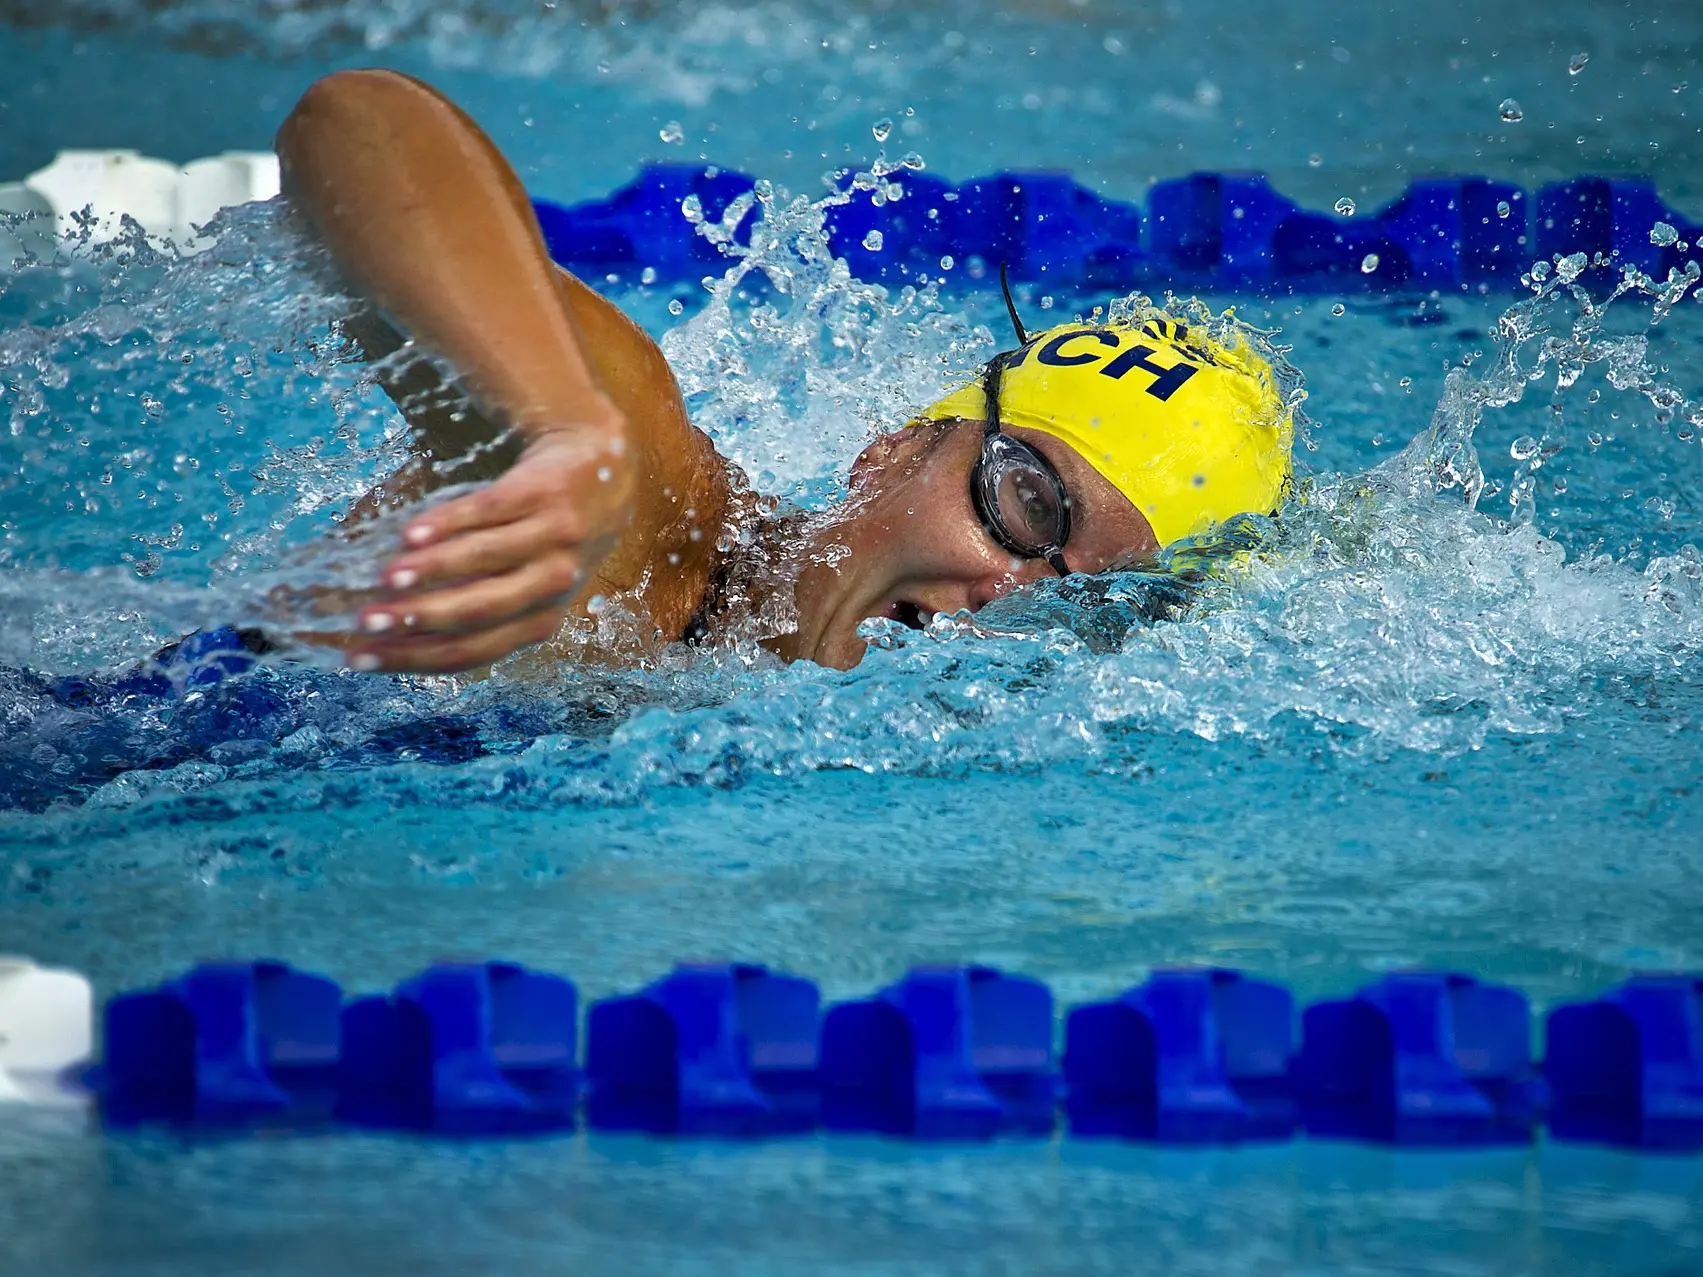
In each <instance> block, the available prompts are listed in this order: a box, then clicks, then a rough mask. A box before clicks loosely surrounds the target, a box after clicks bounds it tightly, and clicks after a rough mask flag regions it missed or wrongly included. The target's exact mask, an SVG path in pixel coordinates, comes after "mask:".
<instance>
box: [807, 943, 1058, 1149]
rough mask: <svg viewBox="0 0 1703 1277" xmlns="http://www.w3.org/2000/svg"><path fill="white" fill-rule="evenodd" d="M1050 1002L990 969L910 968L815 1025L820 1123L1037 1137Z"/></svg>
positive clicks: (1045, 1093) (1048, 1094) (1045, 1085)
mask: <svg viewBox="0 0 1703 1277" xmlns="http://www.w3.org/2000/svg"><path fill="white" fill-rule="evenodd" d="M1052 1056H1053V995H1052V994H1051V992H1049V991H1048V989H1047V986H1046V985H1044V984H1042V983H1041V982H1040V981H1039V980H1030V979H1028V978H1026V977H1023V976H1008V975H1005V974H1003V973H1002V972H999V971H996V970H994V969H993V968H991V967H918V968H916V969H914V970H913V971H912V972H911V973H910V974H909V975H907V976H906V977H905V978H904V979H903V980H901V981H899V982H898V983H897V984H893V985H889V986H888V987H887V988H885V989H883V990H881V992H879V993H877V994H876V995H875V996H874V997H873V998H870V999H869V1000H868V1001H863V1002H844V1003H841V1004H840V1005H839V1006H836V1007H833V1008H831V1009H830V1010H829V1011H828V1013H827V1015H826V1016H824V1017H823V1020H822V1065H821V1070H820V1073H819V1085H820V1087H821V1093H822V1124H823V1125H824V1126H825V1127H826V1128H827V1129H829V1130H837V1131H881V1132H885V1133H887V1134H891V1135H915V1136H921V1137H924V1138H969V1139H976V1138H985V1137H987V1136H991V1135H996V1134H999V1133H1002V1132H1028V1133H1032V1134H1045V1133H1046V1132H1048V1131H1050V1130H1052V1128H1053V1122H1054V1115H1055V1109H1056V1107H1057V1103H1058V1079H1057V1074H1056V1073H1055V1071H1054V1068H1053V1058H1052Z"/></svg>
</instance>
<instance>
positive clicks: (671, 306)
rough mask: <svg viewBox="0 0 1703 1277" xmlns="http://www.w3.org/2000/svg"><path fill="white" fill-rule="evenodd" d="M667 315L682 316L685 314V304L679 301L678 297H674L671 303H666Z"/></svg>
mask: <svg viewBox="0 0 1703 1277" xmlns="http://www.w3.org/2000/svg"><path fill="white" fill-rule="evenodd" d="M668 313H669V314H670V315H683V314H685V313H686V303H685V302H683V301H681V300H680V299H679V298H678V297H676V298H675V299H674V300H673V301H671V302H669V303H668Z"/></svg>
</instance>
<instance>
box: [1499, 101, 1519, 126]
mask: <svg viewBox="0 0 1703 1277" xmlns="http://www.w3.org/2000/svg"><path fill="white" fill-rule="evenodd" d="M1496 113H1497V114H1498V115H1500V116H1501V117H1502V118H1503V119H1504V120H1506V121H1507V122H1508V123H1509V124H1518V123H1519V122H1520V121H1521V120H1523V119H1525V118H1526V113H1525V112H1524V111H1522V110H1520V104H1519V103H1518V102H1516V101H1514V99H1513V98H1503V99H1502V105H1501V106H1499V107H1497V108H1496Z"/></svg>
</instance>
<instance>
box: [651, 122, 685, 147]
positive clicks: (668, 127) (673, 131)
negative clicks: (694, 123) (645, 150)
mask: <svg viewBox="0 0 1703 1277" xmlns="http://www.w3.org/2000/svg"><path fill="white" fill-rule="evenodd" d="M656 135H657V136H658V137H659V138H661V139H662V140H663V141H664V142H667V143H668V144H669V145H670V146H673V145H674V144H675V143H677V142H683V141H685V140H686V130H685V129H683V128H681V127H680V121H679V120H670V121H669V122H668V123H667V124H664V125H663V126H662V127H661V128H660V129H658V130H657V131H656Z"/></svg>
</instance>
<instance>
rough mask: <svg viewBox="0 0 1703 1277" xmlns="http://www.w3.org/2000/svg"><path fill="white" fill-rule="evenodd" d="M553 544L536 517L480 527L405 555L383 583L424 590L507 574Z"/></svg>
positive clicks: (388, 569)
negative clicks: (450, 583) (451, 583)
mask: <svg viewBox="0 0 1703 1277" xmlns="http://www.w3.org/2000/svg"><path fill="white" fill-rule="evenodd" d="M556 541H557V535H556V531H555V529H554V528H553V527H552V526H551V524H550V521H549V520H547V519H544V518H540V517H537V516H533V517H531V518H526V519H518V520H516V521H515V522H513V523H505V524H503V525H501V526H500V527H494V528H479V529H476V530H474V531H471V532H463V533H462V534H461V535H459V536H456V537H452V538H451V539H450V540H448V541H443V542H440V543H439V544H437V545H433V546H428V547H427V548H426V549H424V550H415V551H413V552H412V553H409V554H404V555H403V556H402V557H401V558H399V559H396V560H395V561H394V562H392V563H391V564H390V565H389V566H388V567H386V568H385V570H384V583H385V585H387V586H388V587H389V588H391V589H393V590H423V589H430V588H431V587H432V586H435V585H440V584H442V583H443V582H445V581H455V580H460V579H463V578H466V577H470V576H490V575H492V574H494V573H497V572H508V571H511V570H513V569H514V568H517V567H520V566H521V565H522V564H524V563H527V562H529V561H531V560H533V559H536V558H538V557H539V556H540V554H541V553H544V552H546V551H547V550H548V548H549V547H551V546H553V545H554V544H555V543H556Z"/></svg>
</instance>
